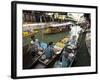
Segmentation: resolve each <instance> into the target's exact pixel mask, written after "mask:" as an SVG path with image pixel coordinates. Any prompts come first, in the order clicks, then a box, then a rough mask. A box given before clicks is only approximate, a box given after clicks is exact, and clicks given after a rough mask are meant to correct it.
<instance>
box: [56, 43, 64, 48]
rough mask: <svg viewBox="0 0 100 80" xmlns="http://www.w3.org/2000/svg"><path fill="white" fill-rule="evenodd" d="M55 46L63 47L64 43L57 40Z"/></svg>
mask: <svg viewBox="0 0 100 80" xmlns="http://www.w3.org/2000/svg"><path fill="white" fill-rule="evenodd" d="M56 46H58V47H61V48H64V46H65V44H64V43H62V42H57V43H56Z"/></svg>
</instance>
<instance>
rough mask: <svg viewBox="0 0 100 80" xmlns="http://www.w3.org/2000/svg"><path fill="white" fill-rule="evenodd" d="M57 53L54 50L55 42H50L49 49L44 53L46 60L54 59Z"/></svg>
mask: <svg viewBox="0 0 100 80" xmlns="http://www.w3.org/2000/svg"><path fill="white" fill-rule="evenodd" d="M54 53H55V51H54V48H53V42H50V43H49V44H48V46H47V48H46V49H45V51H44V54H45V55H46V58H52V56H53V55H54Z"/></svg>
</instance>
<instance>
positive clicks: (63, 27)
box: [44, 23, 71, 34]
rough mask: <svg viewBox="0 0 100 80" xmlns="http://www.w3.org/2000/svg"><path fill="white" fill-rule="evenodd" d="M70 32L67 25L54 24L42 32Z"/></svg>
mask: <svg viewBox="0 0 100 80" xmlns="http://www.w3.org/2000/svg"><path fill="white" fill-rule="evenodd" d="M70 30H71V28H70V24H69V23H56V24H50V25H49V27H48V28H46V29H45V30H44V33H45V34H52V33H59V32H66V31H70Z"/></svg>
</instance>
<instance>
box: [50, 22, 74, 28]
mask: <svg viewBox="0 0 100 80" xmlns="http://www.w3.org/2000/svg"><path fill="white" fill-rule="evenodd" d="M71 24H73V23H72V22H66V23H56V24H50V26H51V27H59V26H66V25H71Z"/></svg>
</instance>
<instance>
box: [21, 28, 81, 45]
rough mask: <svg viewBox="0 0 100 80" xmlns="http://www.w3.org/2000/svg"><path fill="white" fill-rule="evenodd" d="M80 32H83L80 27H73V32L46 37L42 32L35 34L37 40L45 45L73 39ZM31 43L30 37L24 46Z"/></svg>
mask: <svg viewBox="0 0 100 80" xmlns="http://www.w3.org/2000/svg"><path fill="white" fill-rule="evenodd" d="M80 30H81V28H80V26H72V27H71V31H66V32H60V33H54V34H44V35H42V33H41V31H40V30H39V31H38V32H37V33H36V34H35V38H36V39H38V40H39V41H40V42H44V43H49V42H51V41H52V42H54V43H56V42H57V41H59V40H61V39H63V38H64V37H67V38H71V37H72V36H73V35H78V34H79V32H80ZM30 41H31V38H30V37H27V38H24V39H23V44H24V45H25V44H29V43H30Z"/></svg>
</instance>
